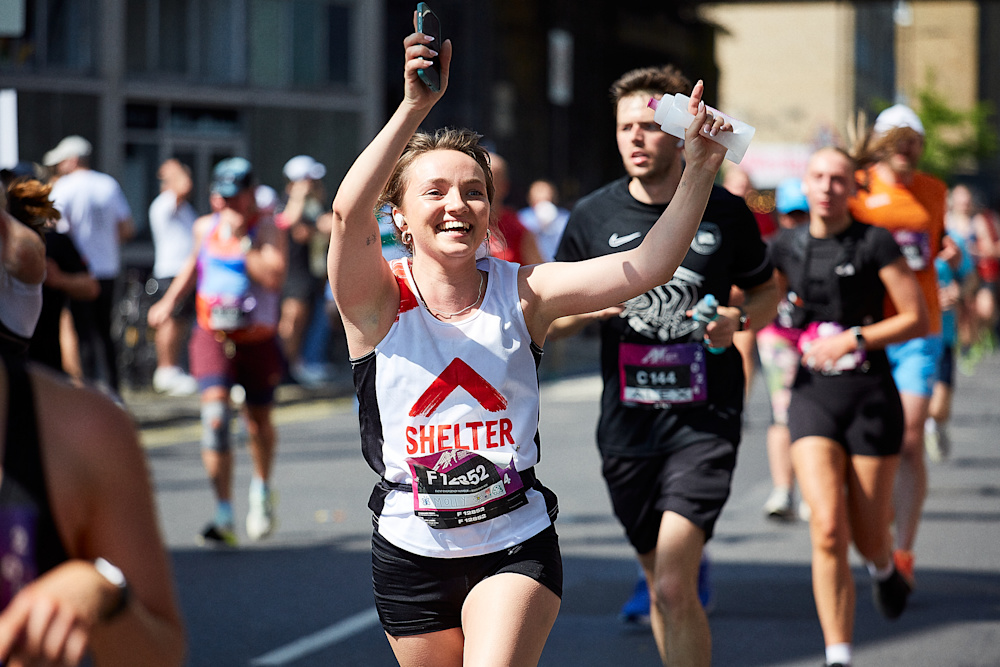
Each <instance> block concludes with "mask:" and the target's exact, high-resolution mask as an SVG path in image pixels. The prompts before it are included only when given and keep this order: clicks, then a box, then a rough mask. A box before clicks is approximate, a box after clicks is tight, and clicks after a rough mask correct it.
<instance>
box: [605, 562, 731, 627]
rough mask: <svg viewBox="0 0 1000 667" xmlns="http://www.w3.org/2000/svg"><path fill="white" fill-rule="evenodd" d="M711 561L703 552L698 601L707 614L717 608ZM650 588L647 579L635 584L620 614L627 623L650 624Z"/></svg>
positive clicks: (642, 578)
mask: <svg viewBox="0 0 1000 667" xmlns="http://www.w3.org/2000/svg"><path fill="white" fill-rule="evenodd" d="M711 566H712V564H711V561H709V559H708V553H706V552H703V553H702V555H701V563H699V564H698V601H699V602H701V606H702V608H703V609H704V610H705V613H706V614H710V613H712V610H713V609H714V608H715V595H714V594H713V591H712V579H711ZM649 605H650V599H649V588H648V587H647V585H646V577H643V576H640V577H639V578H638V579H637V580H636V582H635V588H634V589H633V590H632V597H630V598H629V599H628V600H627V601H626V602H625V604H624V605H622V610H621V612H619V617H620V618H621V619H622V621H623V622H625V623H635V624H648V623H649Z"/></svg>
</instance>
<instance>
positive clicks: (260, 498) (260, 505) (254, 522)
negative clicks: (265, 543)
mask: <svg viewBox="0 0 1000 667" xmlns="http://www.w3.org/2000/svg"><path fill="white" fill-rule="evenodd" d="M271 495H272V494H271V492H270V491H263V492H259V493H251V494H250V511H249V512H247V537H249V538H250V539H251V540H254V541H258V540H263V539H264V538H265V537H267V536H269V535H270V534H271V533H272V532H273V531H274V523H275V521H274V503H273V499H272V497H271Z"/></svg>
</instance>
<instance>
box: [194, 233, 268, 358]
mask: <svg viewBox="0 0 1000 667" xmlns="http://www.w3.org/2000/svg"><path fill="white" fill-rule="evenodd" d="M252 240H253V230H251V232H250V234H249V235H247V236H242V237H237V236H234V235H233V234H232V232H230V231H229V228H228V227H227V226H225V225H221V224H219V220H218V216H216V220H215V223H214V225H213V226H212V229H211V230H210V231H209V232H208V235H207V236H206V237H205V242H204V243H203V244H202V247H201V251H200V252H199V254H198V290H197V294H196V295H195V308H196V313H197V317H198V324H199V325H200V326H201V328H203V329H205V330H206V331H214V332H217V333H221V334H224V335H225V336H226V337H228V338H230V339H232V340H233V341H234V342H237V343H241V342H251V341H257V340H265V339H267V338H270V337H271V336H273V335H274V332H275V330H276V328H277V321H278V298H279V296H278V294H277V293H275V292H272V291H270V290H265V289H263V288H262V287H260V286H259V285H256V284H255V283H253V281H251V280H250V276H249V275H248V274H247V268H246V256H247V252H248V251H249V249H250V244H251V243H252Z"/></svg>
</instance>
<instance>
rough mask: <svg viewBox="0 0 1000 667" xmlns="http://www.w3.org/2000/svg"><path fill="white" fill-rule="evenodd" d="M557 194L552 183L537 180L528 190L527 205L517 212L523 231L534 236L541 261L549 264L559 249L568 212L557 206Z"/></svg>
mask: <svg viewBox="0 0 1000 667" xmlns="http://www.w3.org/2000/svg"><path fill="white" fill-rule="evenodd" d="M558 203H559V193H558V191H557V190H556V186H555V184H554V183H553V182H552V181H548V180H544V179H541V180H537V181H535V182H534V183H532V184H531V186H530V187H529V188H528V205H527V206H526V207H525V208H522V209H521V210H520V211H518V217H519V218H520V220H521V224H523V225H524V227H525V229H527V230H528V231H529V232H531V233H532V234H534V235H535V242H536V243H537V244H538V250H539V252H541V253H542V259H544V260H545V261H546V262H551V261H552V260H553V259H554V258H555V256H556V250H557V249H558V248H559V240H560V239H562V235H563V230H565V229H566V223H567V222H568V221H569V211H567V210H566V209H564V208H561V207H559V206H558Z"/></svg>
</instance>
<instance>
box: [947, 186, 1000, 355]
mask: <svg viewBox="0 0 1000 667" xmlns="http://www.w3.org/2000/svg"><path fill="white" fill-rule="evenodd" d="M995 218H996V214H995V213H994V212H993V211H990V210H988V209H986V208H985V206H984V205H983V201H982V196H981V195H980V194H979V193H978V192H977V191H975V190H974V189H973V188H971V187H969V186H967V185H962V184H959V185H956V186H955V187H954V188H952V189H951V192H950V193H949V196H948V213H947V214H946V216H945V228H946V229H947V230H948V236H949V237H951V238H953V239H954V240H955V241H956V242H957V243H958V244H959V246H960V247H961V248H962V250H963V251H964V252H968V253H969V254H971V255H972V261H973V262H974V265H975V271H970V272H969V273H968V274H967V275H966V276H965V279H964V280H962V283H961V287H962V290H961V298H960V302H959V303H958V304H956V309H957V311H956V312H957V315H958V336H959V341H960V345H961V352H962V357H963V359H964V362H963V363H965V364H966V365H967V366H968V367H969V370H970V371H971V369H972V367H974V366H975V363H976V362H977V361H978V360H979V359H980V358H981V357H982V355H983V354H984V353H985V352H987V351H992V350H993V349H994V348H995V346H996V343H995V340H994V335H995V334H994V328H995V326H996V320H997V308H996V290H997V284H998V280H1000V235H998V230H997V226H996V221H995Z"/></svg>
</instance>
